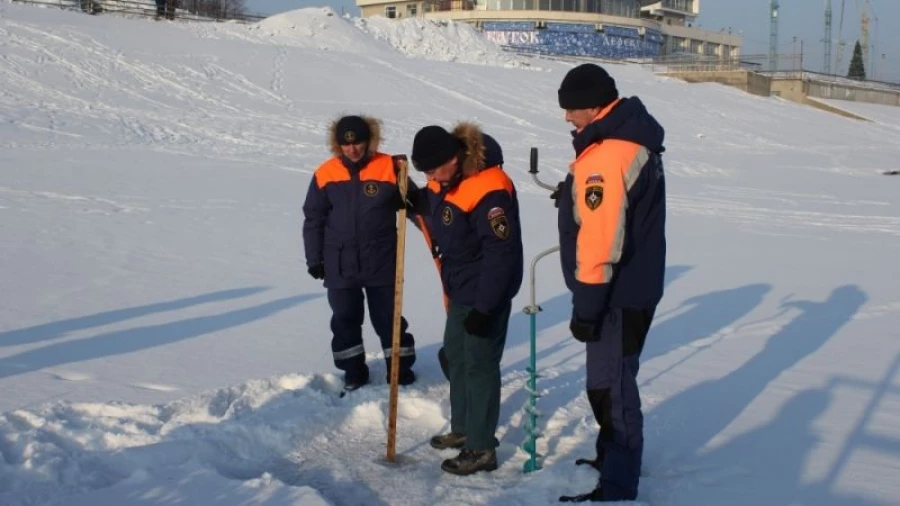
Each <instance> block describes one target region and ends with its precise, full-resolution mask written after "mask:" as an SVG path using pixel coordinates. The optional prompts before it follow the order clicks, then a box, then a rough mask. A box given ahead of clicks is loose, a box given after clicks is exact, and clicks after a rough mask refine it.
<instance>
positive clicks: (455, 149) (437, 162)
mask: <svg viewBox="0 0 900 506" xmlns="http://www.w3.org/2000/svg"><path fill="white" fill-rule="evenodd" d="M460 148H461V143H460V140H459V139H457V138H456V137H454V136H453V135H451V134H450V132H448V131H446V130H444V129H443V128H442V127H439V126H437V125H431V126H427V127H424V128H422V129H421V130H419V131H418V132H416V137H415V138H414V139H413V147H412V163H413V167H415V168H416V170H418V171H421V172H428V171H430V170H433V169H436V168H438V167H440V166H441V165H443V164H445V163H447V162H448V161H450V159H451V158H453V157H454V156H455V155H456V154H457V153H459V150H460Z"/></svg>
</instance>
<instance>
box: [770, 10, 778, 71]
mask: <svg viewBox="0 0 900 506" xmlns="http://www.w3.org/2000/svg"><path fill="white" fill-rule="evenodd" d="M778 7H779V6H778V0H770V1H769V70H771V71H773V72H774V71H776V70H778Z"/></svg>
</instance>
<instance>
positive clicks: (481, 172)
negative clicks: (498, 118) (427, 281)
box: [411, 123, 523, 314]
mask: <svg viewBox="0 0 900 506" xmlns="http://www.w3.org/2000/svg"><path fill="white" fill-rule="evenodd" d="M453 133H454V135H457V134H458V136H460V137H462V139H461V140H463V142H465V143H468V144H469V149H467V151H468V153H470V155H469V156H466V159H465V160H464V161H462V162H461V164H460V165H461V167H462V166H464V165H466V164H474V165H477V166H478V168H477V170H471V171H469V172H470V175H468V176H465V177H463V178H462V179H460V180H457V181H456V182H455V183H454V184H450V185H447V186H441V185H440V184H439V183H436V182H434V181H431V182H429V183H428V185H427V186H426V187H424V188H422V189H420V190H418V191H416V192H415V193H416V194H415V195H411V197H412V199H411V202H413V203H414V209H412V211H413V212H415V213H417V214H419V215H421V216H422V217H423V218H424V220H425V223H426V230H428V231H429V232H430V234H431V240H432V242H433V245H434V247H435V249H436V251H438V252H439V253H440V261H441V281H442V282H443V284H444V293H445V294H446V296H447V297H448V298H449V299H450V302H451V303H455V304H462V305H466V306H470V307H474V308H475V309H477V310H478V311H480V312H482V313H485V314H491V313H495V312H496V311H498V310H500V309H501V308H502V307H503V306H504V305H505V304H508V303H509V302H510V301H512V299H513V297H515V295H516V294H517V293H518V292H519V288H520V287H521V285H522V273H523V253H522V228H521V225H520V223H519V201H518V196H517V194H516V189H515V186H514V185H513V183H512V181H511V180H510V178H509V176H507V175H506V173H505V172H504V171H503V169H502V168H501V166H500V165H499V164H497V163H496V162H497V161H498V160H497V159H496V157H495V156H493V155H492V154H491V153H490V151H491V150H490V149H488V155H487V156H485V149H483V148H480V149H479V148H473V147H472V146H471V139H473V138H477V139H479V141H478V142H483V141H482V140H481V139H484V138H487V139H488V140H489V142H490V144H491V145H492V146H496V148H497V151H498V152H499V145H497V144H496V141H494V140H493V139H492V138H489V137H488V136H487V135H484V134H482V133H481V132H480V130H478V129H477V127H475V126H474V125H469V124H466V123H463V124H462V125H460V127H457V129H456V130H454V132H453ZM482 136H484V137H482ZM500 156H501V158H500V160H501V161H502V155H500ZM461 170H462V169H461Z"/></svg>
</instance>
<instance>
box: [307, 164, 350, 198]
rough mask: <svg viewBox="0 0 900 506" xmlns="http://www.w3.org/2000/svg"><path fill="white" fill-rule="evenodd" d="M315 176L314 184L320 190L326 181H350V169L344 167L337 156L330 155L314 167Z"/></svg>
mask: <svg viewBox="0 0 900 506" xmlns="http://www.w3.org/2000/svg"><path fill="white" fill-rule="evenodd" d="M315 178H316V185H317V186H318V187H319V189H320V190H321V189H322V188H325V185H327V184H328V183H339V182H341V181H350V171H348V170H347V168H346V167H344V164H342V163H341V160H340V159H339V158H337V157H332V158H330V159H328V160H327V161H326V162H325V163H323V164H322V165H320V166H319V168H318V169H316V173H315Z"/></svg>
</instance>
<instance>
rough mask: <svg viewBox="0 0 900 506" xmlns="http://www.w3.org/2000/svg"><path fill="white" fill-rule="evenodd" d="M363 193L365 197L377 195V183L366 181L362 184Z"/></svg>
mask: <svg viewBox="0 0 900 506" xmlns="http://www.w3.org/2000/svg"><path fill="white" fill-rule="evenodd" d="M363 193H365V194H366V196H367V197H374V196H375V195H378V185H377V184H375V183H373V182H371V181H370V182H368V183H366V184H365V186H363Z"/></svg>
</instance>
